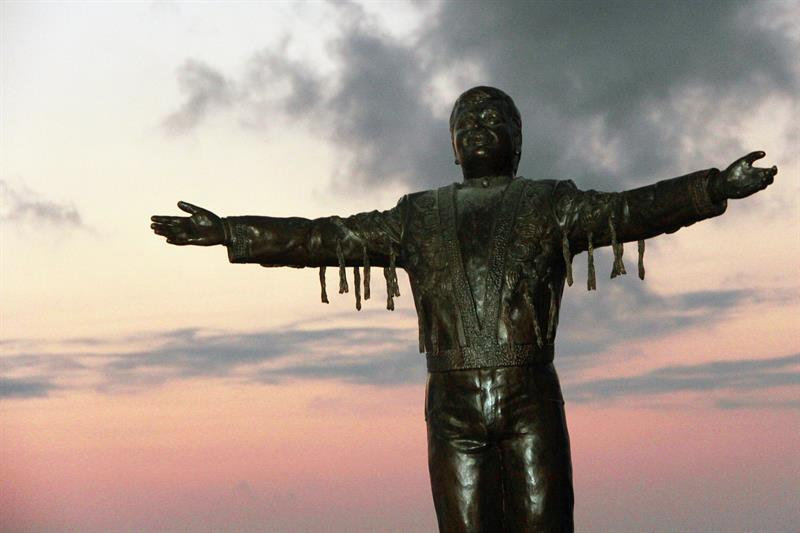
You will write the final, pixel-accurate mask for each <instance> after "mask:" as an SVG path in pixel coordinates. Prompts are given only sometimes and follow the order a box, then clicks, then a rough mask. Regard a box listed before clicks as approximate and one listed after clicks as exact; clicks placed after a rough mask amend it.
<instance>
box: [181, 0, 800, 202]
mask: <svg viewBox="0 0 800 533" xmlns="http://www.w3.org/2000/svg"><path fill="white" fill-rule="evenodd" d="M330 9H331V10H332V11H331V16H330V17H329V19H330V20H332V21H334V24H336V25H337V26H338V32H337V33H336V34H335V36H334V37H333V38H332V40H331V41H330V43H328V47H327V49H328V50H329V51H330V59H331V60H332V61H333V62H334V63H335V64H336V69H335V70H334V72H333V73H332V74H329V75H322V74H315V73H313V72H312V71H311V70H310V69H309V67H308V65H306V64H303V63H302V62H301V61H297V60H289V59H288V58H287V52H286V50H287V45H286V41H284V42H283V43H282V44H281V45H280V46H278V47H274V48H271V49H265V50H261V51H259V52H257V53H256V54H255V55H254V57H253V60H252V61H251V69H250V71H249V73H248V74H246V75H244V76H241V77H240V78H241V80H240V81H238V82H236V86H237V87H238V88H239V90H238V92H236V96H235V98H234V101H235V103H236V105H235V106H232V107H231V106H229V104H230V103H231V100H228V99H219V100H216V101H211V100H209V103H216V104H217V107H218V108H220V109H221V108H223V107H231V108H234V107H235V108H237V109H238V110H239V112H245V113H246V114H247V115H248V116H249V118H248V119H245V122H246V123H256V124H258V123H262V124H266V123H267V121H264V120H263V119H260V118H259V113H261V114H264V113H265V112H266V111H265V110H266V109H269V114H274V112H275V110H276V108H277V109H280V110H283V111H284V113H286V114H288V115H290V116H293V117H302V118H306V119H309V120H313V121H314V126H315V127H314V130H315V131H321V132H323V134H324V135H326V136H327V138H328V139H329V140H330V141H332V142H334V143H335V144H336V145H337V146H338V147H339V149H340V150H339V151H340V153H343V154H345V157H344V158H343V159H344V160H343V163H345V168H344V169H343V170H342V171H341V172H342V175H343V176H344V175H346V176H350V177H351V181H352V183H351V185H364V184H376V185H380V184H382V183H384V182H385V181H386V180H392V179H393V180H397V181H402V182H405V183H407V184H408V185H409V186H411V187H415V188H416V187H426V188H427V187H431V186H435V185H438V184H441V183H446V182H450V181H454V180H457V179H458V172H457V171H456V169H454V168H453V164H452V156H451V149H450V145H449V134H448V131H447V122H446V113H447V111H446V109H447V106H448V105H451V104H452V101H453V100H454V98H455V96H457V94H458V93H459V92H460V91H462V90H464V89H466V88H468V87H469V86H472V85H478V84H489V85H497V86H499V87H500V88H502V89H504V90H506V91H507V92H508V93H509V94H511V95H512V96H514V97H515V100H516V101H517V104H518V107H519V108H520V110H521V112H522V116H523V126H524V137H525V142H524V147H523V160H522V166H521V171H522V173H523V174H526V175H528V176H529V177H532V178H551V177H577V178H579V182H580V183H581V184H582V185H584V186H587V187H594V188H599V189H606V190H619V189H621V188H624V187H629V186H633V185H638V184H642V183H645V182H647V181H652V179H653V176H656V177H670V176H671V175H674V174H675V173H680V172H682V171H688V170H692V169H693V167H695V166H697V165H708V164H709V163H711V161H708V160H709V157H711V155H712V154H714V155H717V154H720V155H717V156H718V157H722V154H724V157H727V158H733V157H736V156H738V155H741V153H740V152H744V151H749V150H750V148H752V147H747V150H745V147H742V146H740V139H741V135H740V130H741V129H742V128H747V127H749V125H748V122H747V119H748V114H749V112H751V111H752V110H753V109H754V108H755V107H757V106H758V105H759V103H761V102H764V101H766V99H768V98H770V97H774V96H776V95H777V96H778V97H783V98H784V99H788V100H789V101H793V100H794V97H793V95H795V94H796V93H797V90H798V75H797V74H798V72H800V67H799V66H798V63H799V62H798V59H797V55H796V49H797V47H796V43H795V42H794V41H793V40H792V37H791V31H793V30H792V25H791V24H790V23H786V24H775V23H774V19H775V18H776V17H781V19H782V20H793V17H794V20H796V19H797V14H796V13H794V12H793V11H791V10H788V9H783V10H778V11H781V12H780V13H778V12H777V11H776V10H777V7H775V6H774V5H773V4H764V3H757V2H706V3H703V4H697V3H685V2H658V3H631V2H619V1H617V2H603V3H596V4H591V5H588V4H587V3H585V2H558V3H553V2H526V1H520V2H502V3H498V4H493V5H492V8H491V9H486V6H485V5H483V4H480V3H474V2H468V3H463V2H442V3H441V4H440V5H439V8H438V10H433V9H430V6H427V5H426V6H421V7H420V9H426V10H428V11H430V13H429V14H428V15H427V16H426V17H424V20H425V22H424V23H423V24H422V25H421V26H420V28H419V29H418V31H417V32H416V33H415V34H414V35H413V36H411V37H406V38H405V39H404V40H400V39H399V38H397V37H394V36H391V35H390V34H388V33H387V32H385V31H383V30H382V28H381V26H380V25H379V24H378V23H377V22H376V21H375V20H373V19H372V18H370V16H369V15H368V14H367V13H366V12H365V11H364V10H363V9H362V8H360V7H358V6H356V5H353V4H347V3H344V4H338V3H337V4H335V5H333V6H331V7H330ZM209 77H211V78H212V79H214V80H222V79H224V78H223V76H222V74H220V73H216V72H214V73H209ZM218 84H219V85H220V86H222V85H223V84H222V82H221V81H219V82H218ZM224 86H227V85H224ZM275 87H284V91H282V92H280V95H282V96H278V97H276V98H271V99H268V100H269V103H270V105H269V106H268V107H267V108H265V107H264V106H259V105H253V102H262V103H263V102H264V95H269V96H274V95H275ZM199 94H205V93H204V92H202V91H201V92H199ZM226 94H229V93H226ZM197 99H200V100H201V101H204V102H205V101H206V100H202V99H201V98H197V97H196V96H195V93H194V92H189V93H188V94H187V102H186V104H185V105H184V107H187V106H189V107H191V103H192V102H193V101H195V100H197ZM209 107H210V105H209ZM203 110H204V111H205V108H203ZM443 110H445V111H443ZM203 114H204V113H199V114H196V115H197V117H198V119H197V120H193V121H189V122H187V125H188V126H190V127H191V126H194V125H196V124H198V123H199V119H200V118H202V115H203ZM193 116H195V115H193ZM725 162H726V161H724V160H723V161H713V163H716V164H717V165H721V164H724V163H725ZM612 176H613V177H612Z"/></svg>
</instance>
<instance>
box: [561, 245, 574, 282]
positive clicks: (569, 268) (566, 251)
mask: <svg viewBox="0 0 800 533" xmlns="http://www.w3.org/2000/svg"><path fill="white" fill-rule="evenodd" d="M561 253H562V254H563V255H564V265H566V268H567V285H569V286H570V287H572V256H570V253H569V241H568V240H567V234H566V233H562V234H561Z"/></svg>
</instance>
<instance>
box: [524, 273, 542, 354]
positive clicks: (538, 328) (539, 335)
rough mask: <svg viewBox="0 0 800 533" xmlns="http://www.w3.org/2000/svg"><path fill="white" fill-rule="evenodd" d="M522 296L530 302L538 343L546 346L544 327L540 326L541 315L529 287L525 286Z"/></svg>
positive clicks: (540, 345) (534, 331)
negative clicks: (539, 315)
mask: <svg viewBox="0 0 800 533" xmlns="http://www.w3.org/2000/svg"><path fill="white" fill-rule="evenodd" d="M522 297H523V298H524V299H525V302H526V303H527V304H528V307H529V308H530V310H531V314H532V315H533V316H532V317H531V318H532V319H533V333H534V335H536V344H537V346H539V348H541V347H542V346H544V340H543V339H542V328H541V326H539V317H538V316H537V315H536V305H535V304H534V303H533V298H531V295H530V294H529V293H528V289H527V287H526V288H525V292H523V293H522Z"/></svg>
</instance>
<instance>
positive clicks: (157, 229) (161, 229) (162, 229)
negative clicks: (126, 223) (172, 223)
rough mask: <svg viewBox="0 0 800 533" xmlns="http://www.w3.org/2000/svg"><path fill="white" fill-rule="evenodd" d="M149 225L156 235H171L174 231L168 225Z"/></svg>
mask: <svg viewBox="0 0 800 533" xmlns="http://www.w3.org/2000/svg"><path fill="white" fill-rule="evenodd" d="M150 227H151V228H152V229H153V232H154V233H155V234H156V235H162V236H164V237H171V236H172V235H173V234H174V233H175V232H174V231H173V230H172V228H170V227H169V226H162V225H160V224H151V225H150Z"/></svg>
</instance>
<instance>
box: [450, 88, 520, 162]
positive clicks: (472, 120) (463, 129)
mask: <svg viewBox="0 0 800 533" xmlns="http://www.w3.org/2000/svg"><path fill="white" fill-rule="evenodd" d="M450 137H451V139H452V141H453V152H454V153H455V158H456V164H459V165H461V166H462V168H463V169H464V172H465V177H469V176H467V173H468V168H473V169H476V172H477V173H481V172H483V173H486V172H489V173H505V172H506V171H510V172H511V173H513V174H516V172H517V166H518V165H519V159H520V154H521V151H522V119H521V118H520V114H519V110H518V109H517V106H516V105H514V100H512V99H511V97H510V96H508V95H507V94H506V93H504V92H503V91H501V90H500V89H495V88H494V87H473V88H472V89H470V90H468V91H466V92H465V93H464V94H462V95H461V96H459V97H458V99H457V100H456V103H455V105H454V106H453V112H452V113H451V114H450Z"/></svg>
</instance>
